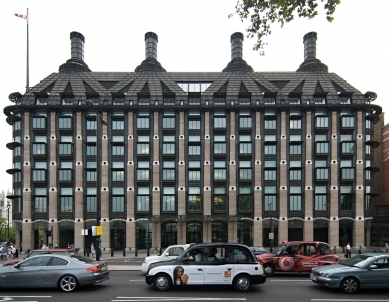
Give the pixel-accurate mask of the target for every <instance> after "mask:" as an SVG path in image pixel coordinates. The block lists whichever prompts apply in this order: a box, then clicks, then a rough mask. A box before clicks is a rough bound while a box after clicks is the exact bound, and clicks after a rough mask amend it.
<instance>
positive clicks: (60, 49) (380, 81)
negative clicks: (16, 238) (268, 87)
mask: <svg viewBox="0 0 389 302" xmlns="http://www.w3.org/2000/svg"><path fill="white" fill-rule="evenodd" d="M236 2H237V1H236V0H196V1H187V0H147V1H141V0H126V1H125V0H110V1H106V0H93V1H92V0H90V1H89V0H66V1H53V0H30V1H23V0H18V1H15V0H1V1H0V15H1V17H0V33H1V41H2V47H1V56H0V60H1V61H0V66H1V71H0V99H1V102H2V104H3V106H2V108H4V107H5V106H9V105H12V103H11V102H10V101H9V100H8V95H9V94H10V93H12V92H20V93H22V94H23V93H24V92H25V87H26V21H25V20H23V19H21V18H18V17H15V16H14V14H15V13H17V14H26V13H27V8H28V9H29V36H30V39H29V41H30V43H29V46H30V77H29V82H30V87H33V86H35V85H36V84H38V83H39V82H40V81H41V80H42V79H44V78H45V77H47V76H48V75H49V74H51V73H53V72H58V68H59V66H60V65H61V64H62V63H65V62H66V60H68V59H70V57H71V54H70V32H72V31H77V32H80V33H81V34H83V35H84V37H85V47H84V50H85V55H84V60H85V62H86V64H88V66H89V68H90V69H91V70H92V71H130V72H132V71H134V70H135V68H136V67H137V66H138V65H139V64H140V63H141V62H142V60H144V59H145V42H144V34H145V33H146V32H148V31H152V32H154V33H156V34H157V35H158V40H159V42H158V61H159V62H160V63H161V64H162V66H163V67H164V68H165V69H166V70H167V71H168V72H171V71H185V72H190V71H192V72H194V71H195V72H198V71H203V72H208V71H216V72H219V71H222V69H223V68H224V67H226V66H227V64H228V62H229V61H230V60H231V47H230V36H231V34H233V33H234V32H242V33H245V28H246V27H247V25H248V23H247V22H241V21H240V19H239V17H237V16H235V17H233V18H232V19H228V17H227V16H228V14H230V13H233V12H234V11H235V10H234V7H235V4H236ZM388 11H389V1H388V0H369V1H366V0H342V3H341V4H340V5H339V6H338V7H337V9H336V12H335V15H334V17H335V20H334V21H333V22H332V23H329V22H327V21H326V19H325V14H324V10H321V12H320V13H319V16H317V17H316V18H315V19H313V20H305V19H296V20H295V21H293V22H291V23H289V24H286V25H285V26H284V27H283V28H280V26H279V25H278V24H273V25H272V35H271V36H269V37H268V38H266V40H265V42H267V43H268V45H267V46H266V48H265V52H266V54H265V56H260V55H259V54H258V52H255V51H253V50H252V47H253V45H254V42H255V41H254V40H249V39H245V41H244V44H243V59H244V60H246V61H247V63H248V64H249V65H251V66H252V67H253V69H254V70H255V71H295V70H296V69H298V67H299V65H300V64H301V63H302V62H303V60H304V45H303V36H304V35H305V34H306V33H308V32H311V31H315V32H317V35H318V40H317V52H316V57H317V58H318V59H319V60H321V61H322V62H323V63H324V64H326V65H328V69H329V72H333V73H336V74H338V75H339V76H340V77H342V78H344V79H345V80H347V82H348V83H349V84H351V85H352V86H353V87H355V88H356V89H358V90H359V91H360V92H362V93H365V92H367V91H374V92H376V93H377V94H378V98H377V100H376V103H375V104H378V105H380V106H382V107H383V110H384V111H385V112H389V100H388V97H389V89H388V87H387V86H386V85H387V84H385V83H386V82H387V81H388V76H387V73H386V72H389V54H388V45H389V43H388V42H389V41H388V40H389V35H388V30H389V21H388V19H389V18H388V15H387V14H388ZM5 120H6V116H5V115H4V114H3V117H2V118H0V127H1V131H2V135H1V136H0V166H1V169H2V170H1V171H0V183H1V185H0V190H4V191H7V190H12V178H11V176H9V175H8V174H7V173H6V172H5V171H6V169H10V168H12V151H10V150H8V149H7V148H6V146H5V145H6V144H7V143H8V142H11V141H12V127H11V126H10V125H8V124H7V123H6V121H5ZM388 121H389V116H388V117H387V118H386V121H385V122H386V123H387V122H388Z"/></svg>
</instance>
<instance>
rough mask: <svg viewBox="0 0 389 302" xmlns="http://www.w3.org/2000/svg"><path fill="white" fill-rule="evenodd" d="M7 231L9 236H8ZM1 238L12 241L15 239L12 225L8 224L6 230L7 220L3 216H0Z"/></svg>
mask: <svg viewBox="0 0 389 302" xmlns="http://www.w3.org/2000/svg"><path fill="white" fill-rule="evenodd" d="M8 233H9V238H7V237H8ZM3 238H7V239H8V241H10V242H14V241H15V231H14V228H13V227H12V225H10V226H9V230H8V221H7V219H5V218H4V217H0V240H2V239H3Z"/></svg>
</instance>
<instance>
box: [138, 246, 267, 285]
mask: <svg viewBox="0 0 389 302" xmlns="http://www.w3.org/2000/svg"><path fill="white" fill-rule="evenodd" d="M145 281H146V283H147V284H148V285H153V287H154V288H155V289H156V290H159V291H165V290H169V289H170V288H171V287H172V286H190V285H217V284H221V285H232V286H233V287H234V288H235V290H237V291H241V292H245V291H249V290H250V289H251V287H252V285H254V284H261V283H265V282H266V275H265V273H264V270H263V267H262V264H261V263H260V262H258V260H257V259H256V258H255V256H254V254H253V253H252V251H251V250H250V249H249V248H248V247H247V246H245V245H243V244H235V243H209V244H196V245H194V246H192V247H190V248H189V249H188V250H187V251H185V253H184V254H183V255H182V256H180V257H178V258H177V259H175V260H172V261H165V262H159V263H154V264H151V265H150V267H149V270H148V272H147V275H146V280H145Z"/></svg>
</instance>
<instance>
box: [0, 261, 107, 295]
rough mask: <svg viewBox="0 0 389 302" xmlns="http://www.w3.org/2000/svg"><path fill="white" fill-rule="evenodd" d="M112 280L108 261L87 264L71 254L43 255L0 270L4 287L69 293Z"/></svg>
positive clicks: (0, 285) (0, 281)
mask: <svg viewBox="0 0 389 302" xmlns="http://www.w3.org/2000/svg"><path fill="white" fill-rule="evenodd" d="M107 279H109V270H108V265H107V263H105V262H95V261H92V262H89V263H87V262H86V261H83V260H82V258H80V259H77V258H74V257H70V256H67V255H61V254H49V255H39V256H34V257H31V258H28V259H25V260H23V261H22V262H19V263H17V264H15V265H9V266H2V267H0V287H1V288H12V287H15V288H20V287H26V288H32V287H33V288H38V287H43V288H51V287H52V288H58V287H59V288H60V289H61V290H63V291H65V292H71V291H74V290H76V289H77V288H78V287H79V286H85V285H90V284H94V283H100V282H103V281H105V280H107Z"/></svg>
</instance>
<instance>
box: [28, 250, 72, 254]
mask: <svg viewBox="0 0 389 302" xmlns="http://www.w3.org/2000/svg"><path fill="white" fill-rule="evenodd" d="M32 252H52V253H55V252H63V253H71V252H73V250H72V249H36V250H32Z"/></svg>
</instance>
